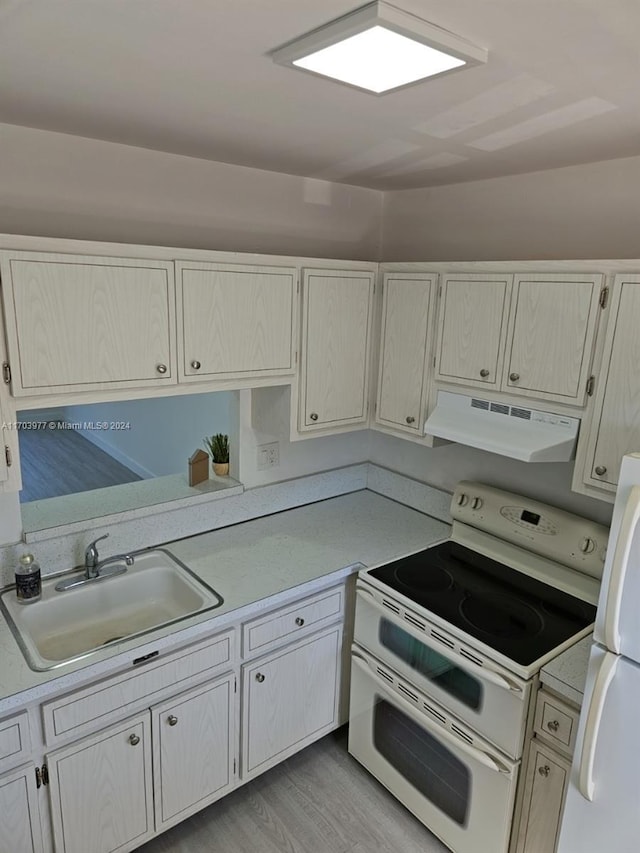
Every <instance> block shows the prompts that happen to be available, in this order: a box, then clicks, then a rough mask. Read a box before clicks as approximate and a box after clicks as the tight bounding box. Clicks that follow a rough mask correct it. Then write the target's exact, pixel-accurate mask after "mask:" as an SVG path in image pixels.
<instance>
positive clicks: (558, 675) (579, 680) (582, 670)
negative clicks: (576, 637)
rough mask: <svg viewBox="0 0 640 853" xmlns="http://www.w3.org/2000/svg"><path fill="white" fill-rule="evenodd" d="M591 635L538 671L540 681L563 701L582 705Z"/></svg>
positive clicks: (591, 640)
mask: <svg viewBox="0 0 640 853" xmlns="http://www.w3.org/2000/svg"><path fill="white" fill-rule="evenodd" d="M592 642H593V634H588V635H587V636H586V637H583V638H582V640H580V641H579V642H577V643H576V644H575V645H573V646H571V647H570V648H568V649H567V650H566V651H565V652H563V653H562V654H561V655H558V657H557V658H555V659H554V660H552V661H549V663H548V664H546V665H545V666H543V667H542V669H541V670H540V681H541V682H542V683H543V684H545V685H546V686H547V687H548V688H549V689H550V690H553V691H554V692H555V693H558V694H559V695H560V696H564V698H565V699H569V701H571V702H573V703H575V704H576V705H579V706H581V705H582V699H583V697H584V686H585V681H586V679H587V667H588V665H589V653H590V652H591V644H592Z"/></svg>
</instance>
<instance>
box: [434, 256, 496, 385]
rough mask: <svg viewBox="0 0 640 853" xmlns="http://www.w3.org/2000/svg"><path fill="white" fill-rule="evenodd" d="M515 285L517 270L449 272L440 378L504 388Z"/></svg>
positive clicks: (442, 315) (443, 306)
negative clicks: (506, 272) (504, 358)
mask: <svg viewBox="0 0 640 853" xmlns="http://www.w3.org/2000/svg"><path fill="white" fill-rule="evenodd" d="M512 284H513V276H512V275H502V274H496V275H492V274H489V273H445V274H444V275H443V278H442V293H441V299H440V311H439V316H438V344H437V353H436V372H435V378H436V379H439V380H440V381H442V382H455V383H460V384H463V385H478V386H485V385H486V386H487V387H488V388H492V389H496V388H499V387H500V378H501V376H500V374H501V369H502V351H503V342H504V333H505V331H506V328H507V318H508V311H509V299H510V296H511V287H512Z"/></svg>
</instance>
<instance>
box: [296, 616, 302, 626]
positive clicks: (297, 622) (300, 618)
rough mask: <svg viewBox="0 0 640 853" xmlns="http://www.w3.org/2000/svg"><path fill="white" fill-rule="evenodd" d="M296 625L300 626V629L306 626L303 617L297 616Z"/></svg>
mask: <svg viewBox="0 0 640 853" xmlns="http://www.w3.org/2000/svg"><path fill="white" fill-rule="evenodd" d="M296 625H297V626H298V628H302V626H303V625H304V619H303V618H302V616H296Z"/></svg>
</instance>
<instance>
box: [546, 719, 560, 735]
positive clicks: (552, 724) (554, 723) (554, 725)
mask: <svg viewBox="0 0 640 853" xmlns="http://www.w3.org/2000/svg"><path fill="white" fill-rule="evenodd" d="M547 728H548V729H549V731H550V732H557V731H558V729H559V728H560V723H559V722H558V720H549V722H548V723H547Z"/></svg>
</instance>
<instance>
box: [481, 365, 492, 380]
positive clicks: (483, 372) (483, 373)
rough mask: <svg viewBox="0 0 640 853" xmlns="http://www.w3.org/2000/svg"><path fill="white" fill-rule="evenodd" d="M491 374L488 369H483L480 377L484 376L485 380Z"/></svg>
mask: <svg viewBox="0 0 640 853" xmlns="http://www.w3.org/2000/svg"><path fill="white" fill-rule="evenodd" d="M490 372H491V371H489V370H487V368H486V367H483V368H482V370H481V371H480V376H482V378H483V379H486V378H487V376H488V375H489V373H490Z"/></svg>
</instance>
